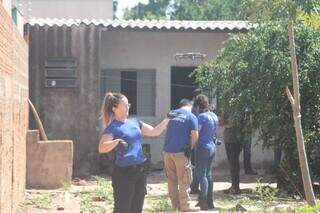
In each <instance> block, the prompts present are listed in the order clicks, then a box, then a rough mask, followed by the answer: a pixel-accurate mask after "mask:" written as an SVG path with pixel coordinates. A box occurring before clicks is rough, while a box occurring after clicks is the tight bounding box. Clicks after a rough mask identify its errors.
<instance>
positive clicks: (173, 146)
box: [163, 99, 199, 212]
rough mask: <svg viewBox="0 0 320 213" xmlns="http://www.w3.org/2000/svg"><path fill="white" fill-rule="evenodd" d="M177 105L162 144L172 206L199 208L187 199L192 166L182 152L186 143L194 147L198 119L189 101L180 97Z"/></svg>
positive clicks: (183, 208)
mask: <svg viewBox="0 0 320 213" xmlns="http://www.w3.org/2000/svg"><path fill="white" fill-rule="evenodd" d="M179 106H180V108H179V109H176V110H174V113H176V115H177V116H176V117H174V118H172V119H171V120H170V121H169V124H168V126H167V132H166V137H165V144H164V148H163V151H164V152H163V155H164V164H165V172H166V176H167V180H168V192H169V197H170V200H171V203H172V207H173V208H174V209H176V210H180V211H182V212H190V211H199V208H192V207H191V206H190V203H189V201H190V197H189V186H190V184H191V181H192V166H191V163H190V160H189V159H188V158H187V157H186V156H185V154H184V150H185V149H186V147H187V146H191V148H193V147H194V146H195V144H196V142H197V140H198V137H199V135H198V120H197V118H196V116H195V115H193V114H192V112H191V108H192V102H191V101H189V100H187V99H182V100H181V101H180V103H179ZM190 140H191V143H190Z"/></svg>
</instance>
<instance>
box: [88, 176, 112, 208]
mask: <svg viewBox="0 0 320 213" xmlns="http://www.w3.org/2000/svg"><path fill="white" fill-rule="evenodd" d="M94 178H95V179H96V180H97V189H96V190H95V192H94V195H93V196H94V199H96V200H97V201H106V202H112V201H113V192H112V185H111V182H110V181H108V180H106V179H105V178H102V177H99V176H95V177H94Z"/></svg>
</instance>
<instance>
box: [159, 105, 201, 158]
mask: <svg viewBox="0 0 320 213" xmlns="http://www.w3.org/2000/svg"><path fill="white" fill-rule="evenodd" d="M174 112H176V113H177V117H175V118H173V119H171V120H170V122H169V124H168V126H167V132H166V137H165V144H164V149H163V150H164V151H165V152H169V153H178V152H183V151H184V149H185V147H186V146H187V145H188V144H189V143H190V134H191V130H195V129H196V128H195V126H196V123H197V121H196V120H197V118H196V117H195V115H193V114H192V113H191V112H189V111H187V110H186V109H183V108H179V109H176V110H174Z"/></svg>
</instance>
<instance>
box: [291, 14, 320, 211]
mask: <svg viewBox="0 0 320 213" xmlns="http://www.w3.org/2000/svg"><path fill="white" fill-rule="evenodd" d="M288 36H289V47H290V56H291V69H292V81H293V92H294V94H293V95H294V98H293V97H292V95H291V92H290V90H289V89H288V88H287V95H288V98H289V100H290V103H291V106H292V110H293V118H294V127H295V132H296V139H297V145H298V153H299V163H300V169H301V175H302V181H303V188H304V192H305V196H306V200H307V202H308V204H309V205H312V206H315V205H316V200H315V197H314V193H313V188H312V183H311V179H310V173H309V166H308V160H307V155H306V150H305V146H304V138H303V133H302V125H301V113H300V92H299V78H298V66H297V58H296V51H295V41H294V29H293V20H292V19H290V20H289V26H288Z"/></svg>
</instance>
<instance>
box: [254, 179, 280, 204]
mask: <svg viewBox="0 0 320 213" xmlns="http://www.w3.org/2000/svg"><path fill="white" fill-rule="evenodd" d="M257 184H258V186H257V187H256V188H255V192H256V193H257V194H258V196H259V200H261V201H265V202H271V201H276V200H278V198H277V194H278V189H276V188H273V187H271V186H263V185H262V184H261V178H260V179H257Z"/></svg>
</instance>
